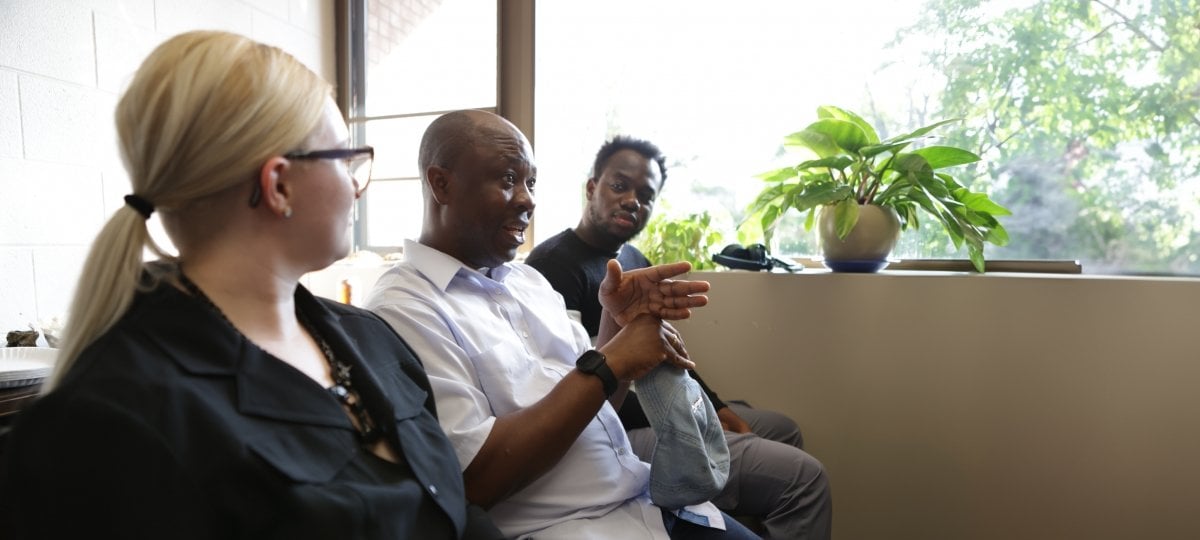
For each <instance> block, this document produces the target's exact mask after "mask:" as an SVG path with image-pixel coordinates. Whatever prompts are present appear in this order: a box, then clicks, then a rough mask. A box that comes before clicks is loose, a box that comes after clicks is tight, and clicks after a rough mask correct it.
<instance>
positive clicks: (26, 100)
mask: <svg viewBox="0 0 1200 540" xmlns="http://www.w3.org/2000/svg"><path fill="white" fill-rule="evenodd" d="M333 21H334V6H333V0H0V335H2V334H4V333H6V332H7V331H9V330H14V329H21V328H25V327H26V325H27V324H29V323H35V324H36V323H37V322H38V321H39V319H49V318H51V317H63V316H64V315H65V312H66V310H67V307H68V304H69V302H70V299H71V295H72V294H73V291H74V286H75V281H76V279H77V278H78V271H79V268H80V267H81V266H82V264H83V258H84V256H85V255H86V252H87V248H88V246H89V245H90V243H91V241H92V238H93V237H94V236H95V234H96V233H97V232H98V231H99V230H100V227H101V226H102V225H103V223H104V222H105V221H106V220H107V219H108V216H109V215H111V214H112V212H113V211H114V210H115V209H116V208H117V207H118V205H120V204H122V201H121V197H122V196H123V195H124V194H125V193H127V192H128V191H129V180H128V177H127V176H126V175H125V171H124V168H123V167H122V165H121V163H120V157H119V155H118V153H117V149H116V130H115V128H114V127H113V109H114V108H115V106H116V103H117V99H118V97H119V94H120V91H121V89H122V88H123V86H124V84H125V83H126V82H127V81H128V79H129V78H130V76H131V75H132V74H133V72H134V70H136V69H137V66H138V64H140V63H141V61H142V59H143V58H145V56H146V54H148V53H149V52H150V50H152V49H153V48H154V47H155V46H156V45H157V44H158V43H160V42H162V41H163V40H164V39H166V38H168V37H170V36H172V35H175V34H178V33H180V32H184V31H187V30H194V29H222V30H229V31H233V32H237V33H240V34H244V35H247V36H250V37H252V38H254V39H257V40H260V41H264V42H267V43H271V44H273V45H278V46H280V47H282V48H284V49H285V50H287V51H289V52H291V53H292V54H293V55H295V56H296V57H297V58H299V59H300V60H301V61H303V62H305V63H306V64H308V65H309V66H310V67H312V68H313V69H314V70H315V71H317V73H320V74H322V75H323V76H324V77H325V78H326V79H327V80H329V81H331V82H333V81H335V79H336V69H335V58H334V43H335V42H334V24H333ZM153 224H154V220H152V225H153Z"/></svg>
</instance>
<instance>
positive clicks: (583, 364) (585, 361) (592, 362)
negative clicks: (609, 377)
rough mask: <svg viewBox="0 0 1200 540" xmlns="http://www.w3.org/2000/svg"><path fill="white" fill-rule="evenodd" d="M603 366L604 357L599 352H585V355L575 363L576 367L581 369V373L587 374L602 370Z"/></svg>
mask: <svg viewBox="0 0 1200 540" xmlns="http://www.w3.org/2000/svg"><path fill="white" fill-rule="evenodd" d="M602 365H604V355H603V354H600V353H599V352H597V351H588V352H585V353H583V356H580V357H579V360H578V361H576V362H575V367H577V368H579V370H580V371H584V372H587V373H595V372H596V370H597V369H600V366H602Z"/></svg>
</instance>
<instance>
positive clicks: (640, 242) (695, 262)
mask: <svg viewBox="0 0 1200 540" xmlns="http://www.w3.org/2000/svg"><path fill="white" fill-rule="evenodd" d="M722 236H723V235H722V234H721V231H720V228H719V227H715V226H713V223H712V216H710V215H709V213H708V211H702V212H698V213H692V214H686V215H682V216H673V215H672V214H671V213H670V212H669V211H668V209H667V208H661V209H660V211H657V212H655V213H654V217H652V218H650V222H649V223H647V224H646V228H645V229H643V230H642V233H641V234H639V235H638V236H637V238H635V239H634V241H633V245H634V246H636V247H637V248H638V249H639V250H641V252H642V253H643V254H645V255H646V258H647V259H650V260H651V261H653V262H655V263H668V262H676V261H688V262H690V263H692V270H712V269H715V268H716V267H717V266H716V264H715V263H713V262H712V254H713V252H720V251H721V248H722V247H723V246H722V244H721V239H722Z"/></svg>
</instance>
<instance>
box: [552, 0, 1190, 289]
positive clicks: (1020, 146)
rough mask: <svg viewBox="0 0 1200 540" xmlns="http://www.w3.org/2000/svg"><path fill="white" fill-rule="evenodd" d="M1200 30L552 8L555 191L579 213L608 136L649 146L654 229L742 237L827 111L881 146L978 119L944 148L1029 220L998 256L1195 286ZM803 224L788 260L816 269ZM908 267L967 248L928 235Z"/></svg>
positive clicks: (1130, 8) (1168, 14)
mask: <svg viewBox="0 0 1200 540" xmlns="http://www.w3.org/2000/svg"><path fill="white" fill-rule="evenodd" d="M1198 27H1200V5H1198V2H1197V1H1195V0H1177V1H1173V2H1154V1H1149V0H1146V1H1137V0H1124V1H1123V0H1112V1H1103V2H1102V1H1079V0H1041V1H1033V0H1025V1H1016V2H1014V1H1011V0H1004V1H995V0H994V1H990V2H989V1H986V0H985V1H983V2H980V1H978V0H932V1H923V0H892V1H890V2H875V1H864V0H859V1H845V2H828V3H819V2H796V1H791V0H776V1H770V0H761V1H756V2H743V3H734V4H731V3H709V2H694V1H686V0H659V1H655V2H638V1H634V0H610V1H607V2H603V3H586V2H585V3H579V2H541V3H539V4H538V11H537V57H536V59H537V89H538V94H537V101H536V104H537V109H536V113H537V114H536V118H537V124H536V125H537V132H538V136H539V141H540V143H539V146H538V148H537V152H538V156H539V162H540V166H541V168H542V172H541V176H542V178H544V179H550V180H552V181H555V182H558V181H560V180H562V179H567V180H568V181H569V182H571V183H573V184H575V186H573V187H574V189H575V191H574V193H575V200H578V189H579V186H581V185H582V182H583V180H584V179H585V178H586V177H587V172H588V167H589V165H590V163H591V156H592V154H593V153H594V152H595V150H596V148H597V147H598V146H599V145H600V144H601V143H602V142H603V140H604V139H605V138H606V137H607V136H610V135H613V134H616V133H625V134H629V135H634V136H640V137H644V138H648V139H650V140H652V141H654V142H656V143H657V144H658V145H659V146H661V147H662V148H663V149H664V151H665V152H666V153H667V154H668V158H669V163H670V166H671V169H670V171H669V180H668V182H667V185H666V187H665V189H664V192H663V195H662V199H661V201H662V202H661V203H660V205H659V207H658V212H660V213H661V212H668V213H671V212H674V213H676V214H677V215H680V216H683V215H687V214H690V213H694V212H696V211H699V210H704V211H708V212H709V213H711V214H713V217H714V221H715V223H717V224H718V226H720V227H722V228H723V230H724V231H725V232H726V237H727V239H728V240H729V241H733V240H736V237H735V233H734V230H735V226H736V225H737V224H738V223H739V222H740V220H741V219H742V218H743V216H744V209H745V207H746V206H747V204H748V203H749V202H750V201H751V197H752V196H753V195H754V194H756V193H757V192H758V190H759V188H760V186H761V181H759V180H757V179H755V178H754V177H753V175H754V174H756V173H759V172H763V171H767V170H770V169H772V168H774V167H776V166H779V165H783V164H785V163H784V162H781V158H782V154H783V149H782V146H781V144H780V143H781V139H782V138H783V136H785V135H787V134H789V133H792V132H795V131H798V130H800V129H801V128H803V127H804V126H805V125H807V124H808V123H809V122H811V121H813V120H814V119H815V113H814V110H815V108H816V107H817V106H818V105H822V104H831V105H838V106H841V107H843V108H849V109H853V110H856V111H858V112H860V114H863V115H864V117H866V118H867V120H869V121H871V122H872V123H874V124H876V125H877V126H878V127H880V128H882V129H881V134H883V133H890V134H893V135H894V134H898V133H901V132H905V131H907V130H909V129H912V128H914V127H917V126H919V125H924V124H927V123H930V122H931V121H932V120H937V119H942V118H963V119H964V120H963V122H962V123H960V124H957V125H955V126H952V127H951V128H950V129H948V130H945V131H944V132H943V136H944V141H945V142H947V143H950V144H954V145H956V146H964V147H967V148H973V149H975V150H977V152H978V153H979V154H981V155H982V156H983V157H984V159H985V160H986V161H985V166H984V167H980V168H979V169H978V170H977V171H975V173H974V175H973V177H970V176H969V177H968V179H969V180H970V183H971V185H970V187H971V188H972V189H974V190H977V191H980V190H982V191H987V192H989V193H991V195H992V196H993V198H994V199H996V200H998V201H999V202H1001V203H1002V204H1004V205H1006V206H1007V207H1009V208H1010V209H1011V210H1012V211H1013V214H1014V215H1013V216H1011V217H1010V218H1007V219H1005V220H1004V223H1005V225H1006V227H1007V228H1008V230H1009V233H1010V236H1011V242H1010V244H1009V246H1007V247H1005V248H996V247H995V246H991V245H989V246H988V247H987V250H986V254H987V256H988V258H1008V259H1079V260H1081V261H1082V263H1083V268H1084V271H1085V272H1103V273H1111V272H1134V273H1142V272H1149V273H1187V274H1198V273H1200V260H1198V259H1197V257H1198V254H1200V221H1198V220H1197V218H1198V216H1200V214H1198V212H1197V210H1198V205H1197V200H1198V193H1200V172H1198V171H1200V69H1198V68H1200V45H1198V44H1200V34H1198V33H1197V32H1196V28H1198ZM789 161H790V163H791V164H794V163H795V162H796V158H791V159H790V160H789ZM556 210H558V211H559V214H560V215H546V213H544V212H542V211H541V208H539V214H540V215H539V219H541V220H542V221H543V225H545V221H547V220H553V221H555V224H554V225H553V226H552V227H551V230H557V229H558V228H560V227H562V226H570V225H571V224H573V223H574V221H575V220H576V219H577V217H578V206H577V205H563V206H562V207H560V208H558V209H556ZM802 221H803V219H802V216H799V215H795V216H791V217H789V218H788V221H787V222H786V223H785V224H784V225H782V226H781V227H780V228H779V232H778V234H777V236H776V238H775V241H776V243H777V246H776V249H777V250H779V251H781V252H784V253H788V254H811V253H813V252H814V248H815V239H814V237H813V234H812V233H809V232H806V231H805V230H804V227H803V224H802ZM934 225H935V226H936V224H934ZM542 230H545V228H543V229H542ZM894 255H895V256H897V257H900V258H910V257H959V258H962V257H965V249H964V250H963V251H958V252H956V251H955V250H954V249H953V246H952V245H950V243H949V241H948V240H947V239H946V235H945V234H943V233H942V232H941V231H940V229H936V228H934V227H930V226H928V225H926V227H924V228H923V229H922V230H921V231H919V232H918V233H916V234H913V233H912V232H908V233H905V235H904V236H903V240H902V245H901V246H900V247H899V248H898V249H897V251H896V252H895V253H894Z"/></svg>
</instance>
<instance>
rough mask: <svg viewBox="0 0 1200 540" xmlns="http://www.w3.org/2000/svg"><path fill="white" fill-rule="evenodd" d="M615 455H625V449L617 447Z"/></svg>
mask: <svg viewBox="0 0 1200 540" xmlns="http://www.w3.org/2000/svg"><path fill="white" fill-rule="evenodd" d="M617 455H618V456H623V455H625V449H624V448H618V449H617Z"/></svg>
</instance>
